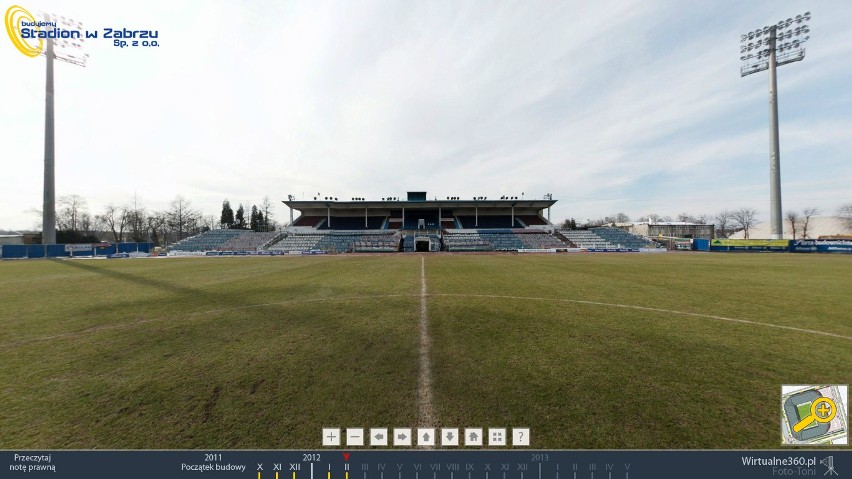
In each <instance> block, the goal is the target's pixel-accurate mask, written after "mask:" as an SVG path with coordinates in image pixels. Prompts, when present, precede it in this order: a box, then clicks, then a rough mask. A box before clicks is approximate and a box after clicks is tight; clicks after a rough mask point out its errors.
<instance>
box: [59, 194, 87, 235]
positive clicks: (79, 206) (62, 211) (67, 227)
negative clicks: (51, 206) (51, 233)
mask: <svg viewBox="0 0 852 479" xmlns="http://www.w3.org/2000/svg"><path fill="white" fill-rule="evenodd" d="M57 203H58V204H59V210H58V211H57V212H56V227H57V228H58V229H60V230H62V231H79V230H78V228H79V226H80V225H79V224H78V222H79V220H80V215H82V214H83V213H84V212H85V211H86V200H85V198H83V197H82V196H80V195H66V196H60V197H59V201H58V202H57Z"/></svg>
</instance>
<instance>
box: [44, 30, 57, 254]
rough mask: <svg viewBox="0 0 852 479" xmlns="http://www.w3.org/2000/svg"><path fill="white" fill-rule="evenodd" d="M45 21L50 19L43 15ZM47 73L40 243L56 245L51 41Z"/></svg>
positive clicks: (48, 45)
mask: <svg viewBox="0 0 852 479" xmlns="http://www.w3.org/2000/svg"><path fill="white" fill-rule="evenodd" d="M44 18H45V20H47V21H50V17H49V16H47V15H45V16H44ZM45 56H46V57H47V58H46V60H47V67H46V70H47V73H46V78H45V82H44V204H43V205H42V218H41V221H42V223H41V243H42V244H55V243H56V173H55V171H56V170H55V167H54V163H55V157H54V131H53V123H54V122H53V57H54V55H53V39H52V38H48V39H47V49H46V51H45Z"/></svg>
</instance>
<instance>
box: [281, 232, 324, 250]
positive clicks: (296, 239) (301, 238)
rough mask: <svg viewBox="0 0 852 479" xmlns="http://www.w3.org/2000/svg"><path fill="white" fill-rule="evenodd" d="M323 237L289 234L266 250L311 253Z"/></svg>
mask: <svg viewBox="0 0 852 479" xmlns="http://www.w3.org/2000/svg"><path fill="white" fill-rule="evenodd" d="M323 236H325V235H323V234H319V233H307V234H305V233H290V234H288V235H286V236H284V237H282V238H280V239H279V240H278V241H277V242H275V243H274V244H270V245H269V246H268V247H267V249H268V250H270V251H311V250H315V249H317V248H316V246H317V243H318V242H319V241H320V240H321V239H322V237H323Z"/></svg>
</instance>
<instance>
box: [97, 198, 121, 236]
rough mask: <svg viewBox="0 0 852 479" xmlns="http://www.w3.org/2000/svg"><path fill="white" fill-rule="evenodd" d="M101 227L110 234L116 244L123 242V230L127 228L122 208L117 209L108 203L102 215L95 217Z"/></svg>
mask: <svg viewBox="0 0 852 479" xmlns="http://www.w3.org/2000/svg"><path fill="white" fill-rule="evenodd" d="M95 219H96V221H98V222H99V223H100V224H101V225H102V226H101V227H102V228H105V229H108V230H109V231H111V232H112V237H113V238H114V240H115V242H116V243H121V242H122V241H124V228H125V227H126V226H127V214H126V212H125V210H124V208H119V207H117V206H115V205H114V204H112V203H110V204H108V205H106V208H105V209H104V212H103V214H100V215H98V216H96V217H95Z"/></svg>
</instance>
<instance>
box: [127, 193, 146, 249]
mask: <svg viewBox="0 0 852 479" xmlns="http://www.w3.org/2000/svg"><path fill="white" fill-rule="evenodd" d="M123 210H124V216H125V221H126V223H127V231H128V233H129V235H130V239H131V240H133V241H135V242H137V243H138V242H140V241H145V238H147V237H148V224H147V221H146V219H147V218H146V217H147V215H146V213H145V207H144V206H142V201H141V200H140V199H139V195H137V194H136V193H134V194H133V202H132V203H131V204H129V205H126V206H125V207H124V208H123Z"/></svg>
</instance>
